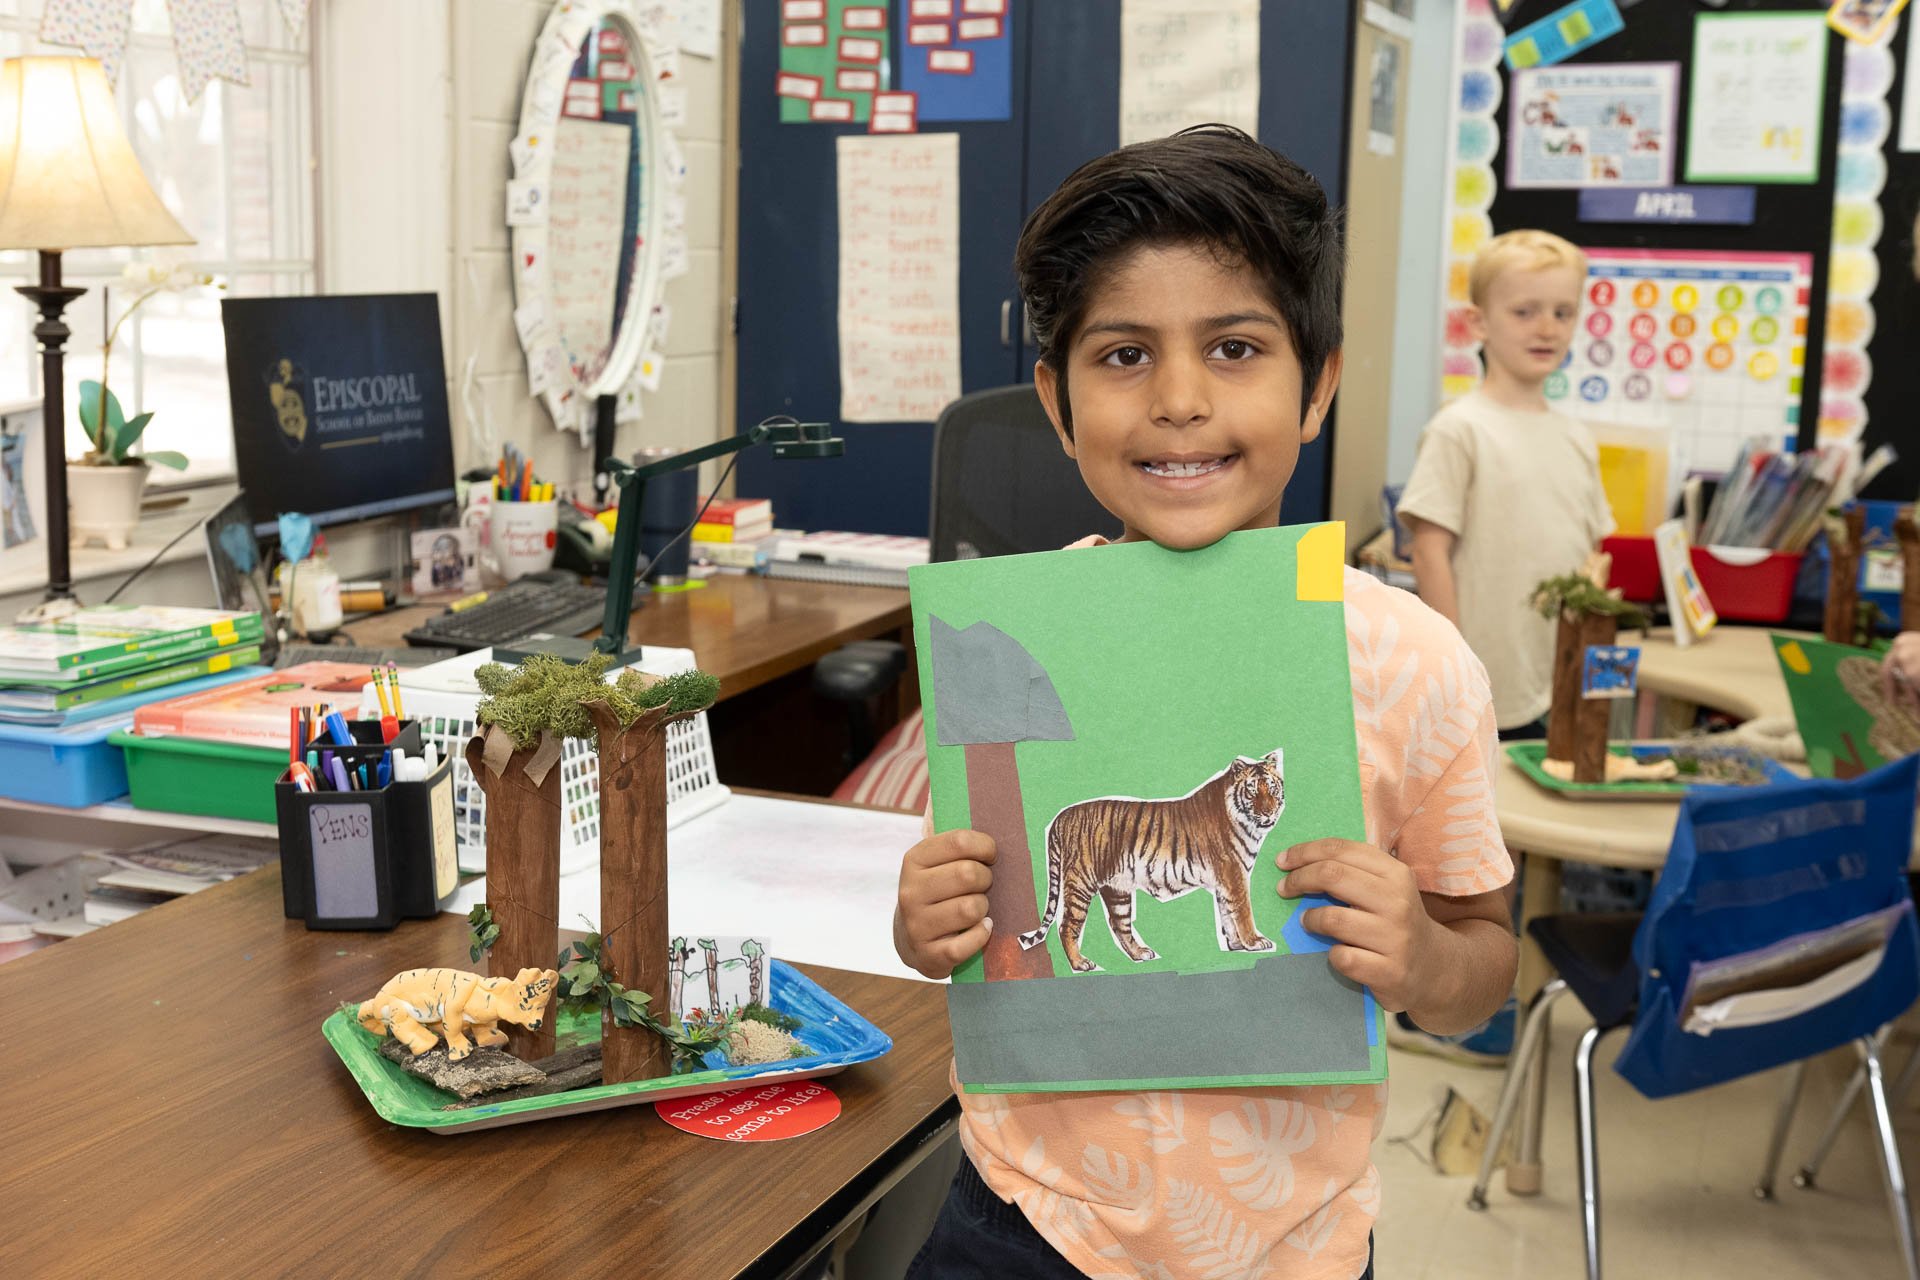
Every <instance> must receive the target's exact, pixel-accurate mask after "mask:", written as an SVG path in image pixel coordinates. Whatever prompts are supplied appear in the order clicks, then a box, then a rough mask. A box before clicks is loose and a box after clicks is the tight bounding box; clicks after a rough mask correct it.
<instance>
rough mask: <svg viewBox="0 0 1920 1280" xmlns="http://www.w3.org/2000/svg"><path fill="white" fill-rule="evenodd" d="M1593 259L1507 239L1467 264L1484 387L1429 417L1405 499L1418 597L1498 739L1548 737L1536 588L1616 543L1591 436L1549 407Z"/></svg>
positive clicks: (1537, 235)
mask: <svg viewBox="0 0 1920 1280" xmlns="http://www.w3.org/2000/svg"><path fill="white" fill-rule="evenodd" d="M1586 278H1587V255H1586V254H1584V253H1582V252H1581V251H1580V250H1579V249H1578V248H1576V247H1575V246H1574V245H1572V244H1569V243H1568V242H1567V241H1565V240H1563V239H1561V238H1560V237H1559V236H1556V235H1551V234H1549V233H1547V232H1545V231H1509V232H1507V233H1506V234H1505V235H1503V236H1498V237H1496V238H1495V239H1494V240H1493V241H1492V242H1491V243H1489V244H1488V245H1487V247H1486V248H1484V249H1482V250H1481V251H1480V253H1479V255H1478V256H1476V257H1475V258H1474V260H1473V269H1472V274H1471V276H1470V277H1469V293H1470V296H1471V298H1472V302H1473V311H1472V325H1473V331H1474V336H1475V337H1476V338H1478V339H1479V341H1480V343H1481V354H1482V356H1483V357H1484V358H1485V360H1486V370H1487V371H1486V378H1485V380H1484V381H1482V382H1481V384H1480V386H1479V388H1478V389H1477V390H1475V391H1472V392H1469V393H1468V394H1467V395H1464V396H1462V397H1460V398H1459V399H1458V400H1456V401H1454V402H1453V403H1452V404H1449V405H1447V406H1446V407H1445V408H1443V409H1442V410H1440V412H1439V413H1437V414H1435V415H1434V418H1433V421H1431V422H1429V423H1428V424H1427V427H1426V430H1425V431H1424V432H1423V433H1422V434H1421V437H1420V452H1419V456H1418V457H1417V458H1416V459H1415V461H1414V464H1413V475H1412V476H1411V477H1410V478H1409V479H1408V480H1407V485H1406V490H1405V492H1404V493H1402V495H1401V497H1400V516H1401V518H1402V519H1403V520H1405V521H1406V523H1407V527H1408V528H1409V529H1410V530H1411V531H1412V533H1413V575H1414V580H1415V582H1416V583H1417V584H1418V586H1419V591H1420V598H1421V599H1422V600H1425V601H1426V602H1427V603H1428V604H1429V605H1431V606H1432V607H1433V608H1434V609H1435V610H1437V611H1438V612H1440V613H1442V614H1444V615H1445V616H1446V617H1447V618H1449V619H1450V620H1451V621H1452V622H1453V623H1454V625H1455V626H1457V627H1459V628H1460V633H1461V634H1462V635H1463V636H1465V637H1466V639H1467V643H1468V645H1470V646H1471V647H1472V649H1473V651H1474V653H1476V654H1478V655H1479V658H1480V661H1481V662H1482V663H1484V664H1486V668H1487V675H1488V677H1489V678H1491V679H1492V681H1493V709H1494V718H1495V720H1496V722H1497V723H1498V725H1499V727H1500V736H1501V737H1502V738H1516V737H1518V738H1525V737H1540V736H1541V735H1542V734H1543V733H1544V732H1545V726H1544V724H1543V721H1542V718H1543V717H1544V716H1545V715H1546V711H1547V704H1548V703H1549V702H1551V701H1552V689H1553V624H1552V623H1551V622H1550V621H1548V620H1547V619H1545V618H1542V617H1541V616H1540V615H1539V614H1537V613H1535V612H1534V611H1533V609H1532V607H1531V606H1530V605H1529V603H1528V597H1529V596H1530V595H1531V594H1532V592H1533V587H1534V584H1535V583H1537V582H1539V581H1540V580H1541V579H1542V578H1551V577H1555V576H1558V575H1560V574H1564V573H1573V572H1575V571H1577V570H1578V569H1579V568H1580V566H1581V565H1582V563H1583V562H1585V560H1586V558H1587V556H1588V555H1589V554H1590V553H1591V552H1592V551H1593V550H1594V548H1595V547H1597V546H1598V545H1599V542H1600V539H1601V538H1603V537H1605V536H1606V535H1607V534H1608V533H1610V532H1612V531H1613V513H1612V511H1611V510H1609V508H1608V506H1607V498H1606V494H1605V492H1604V491H1603V490H1602V489H1601V487H1600V464H1599V455H1598V452H1597V450H1596V449H1595V447H1594V443H1593V437H1592V435H1590V434H1589V433H1588V431H1587V429H1586V428H1585V427H1584V426H1582V425H1580V423H1578V422H1576V421H1575V420H1574V419H1572V418H1569V417H1567V416H1566V415H1565V414H1563V413H1556V412H1555V411H1554V410H1553V409H1552V408H1551V407H1550V406H1549V405H1548V403H1547V395H1546V390H1545V388H1546V382H1547V378H1548V377H1549V376H1550V375H1552V374H1553V372H1554V371H1555V370H1557V369H1558V368H1559V367H1560V364H1561V362H1562V361H1563V360H1564V359H1565V358H1566V355H1567V347H1568V344H1570V343H1571V342H1572V341H1573V335H1574V326H1575V323H1576V321H1577V320H1578V318H1579V315H1580V291H1581V288H1582V287H1583V285H1584V284H1585V281H1586Z"/></svg>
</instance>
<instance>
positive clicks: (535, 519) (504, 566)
mask: <svg viewBox="0 0 1920 1280" xmlns="http://www.w3.org/2000/svg"><path fill="white" fill-rule="evenodd" d="M492 519H493V538H492V542H493V554H494V556H495V557H496V559H497V560H498V561H499V564H500V576H501V577H502V578H505V579H506V580H507V581H508V582H512V581H514V580H515V579H516V578H524V577H526V576H527V575H528V574H530V573H540V572H542V571H544V570H547V569H551V568H553V548H554V541H555V537H556V535H555V530H556V528H557V527H558V526H559V523H560V504H559V502H558V500H549V501H547V502H502V501H499V500H498V499H496V500H495V501H494V503H493V516H492Z"/></svg>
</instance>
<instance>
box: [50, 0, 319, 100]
mask: <svg viewBox="0 0 1920 1280" xmlns="http://www.w3.org/2000/svg"><path fill="white" fill-rule="evenodd" d="M309 3H310V0H279V4H280V12H281V15H282V16H283V17H284V18H285V19H286V22H287V26H288V27H289V28H290V29H291V30H292V31H293V37H294V39H295V40H298V39H300V38H301V33H302V31H303V30H304V29H305V26H306V20H307V7H308V4H309ZM167 12H168V16H169V18H170V20H171V22H172V25H173V49H174V56H175V57H176V58H177V59H178V60H179V63H180V88H181V91H182V92H183V93H184V94H185V95H186V99H187V101H188V102H192V101H194V100H195V99H197V98H198V97H199V96H200V92H201V90H203V89H205V88H206V87H207V82H208V81H210V80H213V79H215V78H218V79H221V80H228V81H231V82H232V83H234V84H237V85H242V86H245V85H246V84H248V83H249V81H248V78H247V45H246V37H245V36H244V35H243V34H242V33H241V30H240V8H239V0H167ZM132 16H133V0H47V9H46V14H45V16H43V17H42V19H41V21H40V39H42V40H43V41H45V42H46V43H48V44H60V45H71V46H74V47H76V48H79V49H81V50H83V51H84V52H85V53H86V54H87V56H88V57H91V58H98V59H99V60H100V65H101V67H102V68H103V69H104V70H105V71H106V73H107V79H108V80H109V81H112V82H115V83H117V82H118V81H119V78H120V64H121V61H122V60H123V59H124V58H125V57H126V52H127V29H128V27H129V26H130V24H131V22H132Z"/></svg>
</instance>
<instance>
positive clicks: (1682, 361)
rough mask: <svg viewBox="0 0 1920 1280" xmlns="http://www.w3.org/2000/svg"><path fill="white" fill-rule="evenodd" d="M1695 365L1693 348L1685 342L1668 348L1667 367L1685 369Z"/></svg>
mask: <svg viewBox="0 0 1920 1280" xmlns="http://www.w3.org/2000/svg"><path fill="white" fill-rule="evenodd" d="M1692 363H1693V348H1692V347H1690V346H1688V345H1687V344H1686V343H1684V342H1676V343H1673V344H1672V345H1670V346H1668V348H1667V367H1668V368H1669V369H1684V368H1686V367H1687V366H1688V365H1690V364H1692Z"/></svg>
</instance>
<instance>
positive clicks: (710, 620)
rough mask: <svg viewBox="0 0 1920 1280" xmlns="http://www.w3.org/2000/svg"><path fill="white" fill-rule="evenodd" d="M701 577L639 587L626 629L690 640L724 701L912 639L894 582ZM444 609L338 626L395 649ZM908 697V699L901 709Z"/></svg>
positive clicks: (419, 608)
mask: <svg viewBox="0 0 1920 1280" xmlns="http://www.w3.org/2000/svg"><path fill="white" fill-rule="evenodd" d="M706 581H707V585H706V586H704V587H699V588H696V589H694V590H692V591H672V592H666V593H656V592H648V593H646V595H645V597H644V599H645V603H644V604H640V603H639V598H638V597H637V596H636V601H635V603H636V605H637V606H638V607H636V608H635V609H634V611H633V617H632V619H631V621H630V622H629V623H628V626H627V634H628V638H629V639H631V640H632V641H633V642H634V643H636V644H657V645H671V646H674V647H676V648H681V649H692V650H693V652H694V655H695V657H696V659H697V661H698V662H699V663H700V666H701V669H702V670H705V671H708V672H710V673H712V674H713V675H716V676H718V677H720V698H721V700H722V701H724V700H726V699H728V698H732V697H737V696H738V695H740V694H742V693H745V692H747V691H748V690H750V689H754V688H757V687H759V686H760V685H763V684H767V683H769V682H771V681H774V680H777V679H779V678H780V677H781V676H784V675H788V674H790V673H792V672H795V671H799V670H802V669H804V668H806V667H810V666H812V665H813V664H814V663H815V662H816V661H818V660H819V659H820V658H821V657H822V656H823V655H825V654H828V653H831V652H833V651H834V650H835V649H838V648H839V647H840V646H841V645H843V644H846V643H848V642H850V641H853V640H871V639H876V638H887V639H897V640H899V641H900V642H901V643H903V644H906V645H908V646H909V647H911V644H912V640H913V615H912V612H911V611H910V610H909V609H908V607H907V593H906V592H905V591H902V590H899V589H896V588H892V587H848V586H841V585H839V584H837V583H831V582H801V581H796V580H793V579H789V578H766V577H761V576H759V575H757V574H716V575H714V576H713V577H711V578H709V579H707V580H706ZM444 611H445V606H444V605H440V604H431V605H425V604H423V605H410V606H408V607H406V608H402V609H391V610H389V611H387V612H386V613H382V614H376V615H373V616H371V617H367V618H363V619H360V620H359V621H357V622H353V623H350V624H348V625H347V627H346V628H345V630H346V631H347V632H348V633H349V634H351V635H352V636H353V642H354V643H355V644H357V645H362V646H366V647H368V648H376V649H386V648H400V647H402V646H404V645H405V644H406V641H405V640H404V639H403V638H402V637H403V636H404V635H405V634H406V632H407V631H408V630H409V629H410V628H412V627H415V626H418V625H419V624H420V623H421V622H423V621H424V620H426V619H427V618H430V617H433V616H434V615H436V614H439V613H442V612H444ZM596 634H597V633H596ZM911 670H912V667H911V664H909V672H910V673H911ZM916 687H917V686H916ZM902 692H903V695H906V696H908V697H909V698H910V697H911V695H910V693H909V692H908V691H907V690H905V689H904V688H903V690H902ZM915 705H918V703H917V702H910V705H908V706H906V707H904V708H903V714H904V712H905V711H911V710H912V709H913V706H915Z"/></svg>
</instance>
